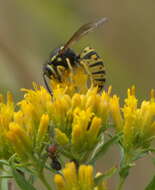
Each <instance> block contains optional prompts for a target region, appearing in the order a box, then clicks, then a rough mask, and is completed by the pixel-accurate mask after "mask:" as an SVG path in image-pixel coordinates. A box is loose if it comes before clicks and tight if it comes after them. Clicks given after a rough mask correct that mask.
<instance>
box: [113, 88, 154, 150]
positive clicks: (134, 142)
mask: <svg viewBox="0 0 155 190" xmlns="http://www.w3.org/2000/svg"><path fill="white" fill-rule="evenodd" d="M127 94H128V96H127V98H126V99H125V104H124V106H123V108H122V110H121V108H120V106H119V101H118V98H117V97H116V96H114V97H113V98H112V99H111V112H112V115H113V118H114V122H115V124H116V126H117V128H118V130H121V131H122V132H123V133H124V137H123V145H124V146H125V147H126V148H127V149H133V148H136V147H141V148H144V147H146V146H148V145H149V144H150V140H151V138H152V137H153V136H155V125H154V123H155V101H154V92H153V90H152V91H151V99H150V100H149V101H143V102H142V103H141V105H140V106H139V107H138V106H137V104H138V100H137V98H136V97H135V87H132V88H131V89H128V93H127ZM120 110H121V111H122V115H121V112H120Z"/></svg>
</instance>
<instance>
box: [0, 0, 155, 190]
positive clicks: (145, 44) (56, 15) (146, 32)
mask: <svg viewBox="0 0 155 190" xmlns="http://www.w3.org/2000/svg"><path fill="white" fill-rule="evenodd" d="M154 10H155V1H153V0H148V1H146V0H136V1H135V0H130V1H129V0H128V1H122V0H117V1H116V0H95V1H92V0H85V1H80V0H79V1H72V0H66V1H62V0H44V1H41V0H38V1H31V0H27V1H24V0H0V76H1V80H0V90H1V92H2V93H4V92H6V91H8V90H10V91H12V92H13V93H14V94H15V97H16V99H17V100H19V99H20V97H21V93H20V92H19V89H20V88H23V87H24V88H31V87H32V81H35V82H37V83H39V84H43V80H42V64H43V63H45V61H46V60H47V58H48V55H49V52H50V51H51V50H52V49H54V48H56V47H59V46H60V45H62V44H64V43H65V42H66V41H67V40H68V39H69V37H71V35H72V34H73V32H75V31H76V30H77V29H78V28H79V26H81V25H82V24H84V23H87V22H89V21H92V20H95V19H97V18H101V17H104V16H106V17H108V18H109V22H108V23H107V24H106V25H105V26H104V28H102V27H101V28H100V29H98V30H96V31H95V32H93V33H91V34H89V35H88V36H86V37H85V38H83V39H82V40H80V41H79V42H78V43H77V44H75V45H74V46H73V49H75V51H77V52H79V51H80V50H81V49H82V48H84V47H85V46H87V45H90V46H91V47H94V48H95V49H96V50H97V52H98V53H99V54H100V55H101V56H102V57H104V60H105V64H106V69H107V85H106V86H108V85H109V84H110V85H112V86H113V92H114V93H117V94H118V95H119V96H121V97H122V98H124V97H125V96H126V89H127V88H128V87H130V86H131V85H133V84H134V85H135V86H136V89H137V90H136V91H137V96H138V97H139V99H140V100H142V99H144V98H148V96H149V90H150V89H151V88H155V83H154V81H155V74H154V73H155V63H154V60H155V53H154V50H155V48H154V47H155V22H154V20H155V11H154ZM115 152H116V150H114V151H112V152H111V153H110V154H109V155H108V156H107V157H106V158H105V159H103V160H101V161H100V162H99V165H98V169H99V168H101V166H103V168H108V167H109V166H110V165H111V164H115V156H114V154H116V153H115ZM116 159H117V160H118V156H116ZM145 160H146V159H142V160H140V161H139V162H137V167H136V168H134V169H133V170H132V174H131V175H130V176H129V178H128V180H127V183H126V188H125V189H126V190H130V189H138V190H141V189H143V187H144V185H145V184H147V183H148V181H149V178H150V176H152V175H153V171H154V169H153V168H152V167H153V166H152V165H151V164H150V162H149V163H148V162H146V161H145ZM100 170H101V169H100ZM115 183H116V179H115V178H114V183H112V182H111V189H112V188H113V187H114V186H115Z"/></svg>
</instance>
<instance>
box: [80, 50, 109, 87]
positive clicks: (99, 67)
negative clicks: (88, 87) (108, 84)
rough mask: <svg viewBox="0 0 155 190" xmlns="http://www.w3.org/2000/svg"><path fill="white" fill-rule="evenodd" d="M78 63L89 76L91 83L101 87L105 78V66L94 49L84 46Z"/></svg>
mask: <svg viewBox="0 0 155 190" xmlns="http://www.w3.org/2000/svg"><path fill="white" fill-rule="evenodd" d="M80 63H81V65H82V66H83V67H84V68H85V70H86V72H87V73H88V74H89V76H90V77H91V81H92V83H93V85H94V86H98V87H99V89H102V88H103V87H104V83H105V80H106V78H105V67H104V63H103V60H102V59H101V58H100V57H99V55H98V54H97V53H96V52H95V50H94V49H92V48H90V47H86V48H85V49H84V50H83V51H82V52H81V54H80Z"/></svg>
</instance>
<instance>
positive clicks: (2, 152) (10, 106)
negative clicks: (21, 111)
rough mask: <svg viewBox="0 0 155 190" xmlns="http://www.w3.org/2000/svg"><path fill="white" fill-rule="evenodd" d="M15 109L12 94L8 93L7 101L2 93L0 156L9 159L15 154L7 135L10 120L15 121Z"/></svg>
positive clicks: (0, 97) (0, 102) (0, 101)
mask: <svg viewBox="0 0 155 190" xmlns="http://www.w3.org/2000/svg"><path fill="white" fill-rule="evenodd" d="M14 109H15V108H14V102H13V96H12V94H11V93H10V92H8V93H7V100H6V103H5V102H4V97H3V96H2V95H0V158H6V159H7V158H9V157H10V156H11V155H12V154H13V150H12V148H11V147H10V146H9V142H8V140H7V139H6V136H5V135H6V133H7V132H8V130H9V124H10V122H12V121H13V115H14Z"/></svg>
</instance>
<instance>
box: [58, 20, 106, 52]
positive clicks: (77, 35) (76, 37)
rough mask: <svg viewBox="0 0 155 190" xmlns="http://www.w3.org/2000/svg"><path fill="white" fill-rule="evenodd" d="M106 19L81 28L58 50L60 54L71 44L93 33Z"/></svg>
mask: <svg viewBox="0 0 155 190" xmlns="http://www.w3.org/2000/svg"><path fill="white" fill-rule="evenodd" d="M107 21H108V19H107V18H106V17H104V18H101V19H99V20H97V21H94V22H90V23H87V24H85V25H83V26H81V27H80V28H79V29H78V30H77V31H76V32H75V33H74V34H73V36H72V37H71V38H70V39H69V40H68V41H67V43H66V44H65V45H64V46H63V48H62V49H61V50H60V52H59V53H60V54H62V53H64V51H65V50H66V49H68V48H69V47H70V46H71V45H72V44H73V43H75V42H76V41H78V40H79V39H81V38H82V37H83V36H85V35H86V34H88V33H89V32H92V31H94V30H95V29H96V28H98V27H99V26H101V25H102V24H104V23H105V22H107Z"/></svg>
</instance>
